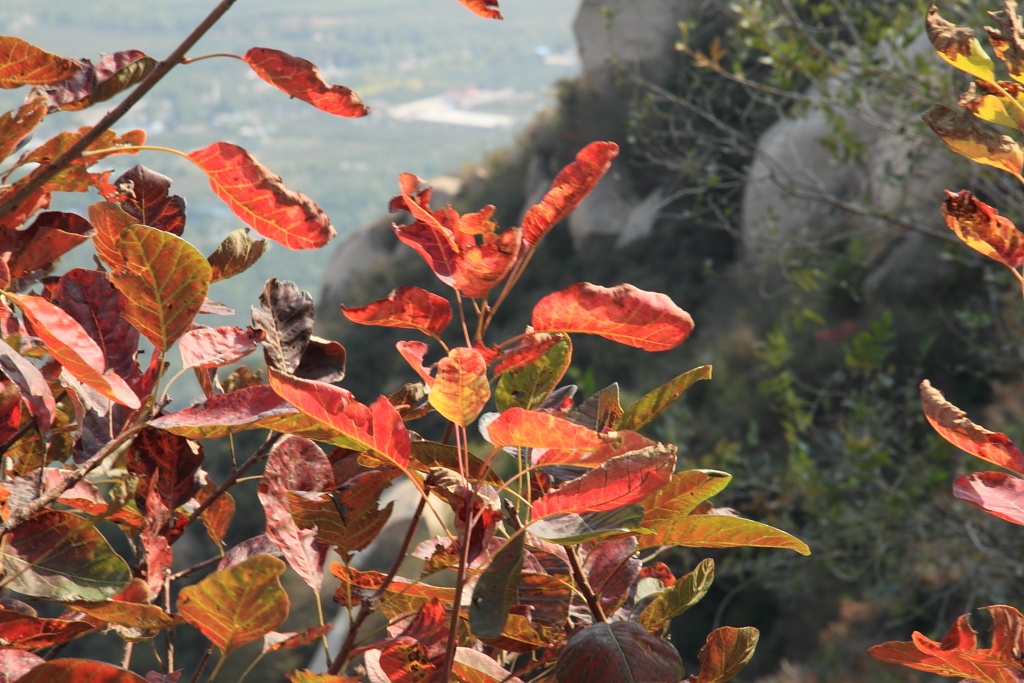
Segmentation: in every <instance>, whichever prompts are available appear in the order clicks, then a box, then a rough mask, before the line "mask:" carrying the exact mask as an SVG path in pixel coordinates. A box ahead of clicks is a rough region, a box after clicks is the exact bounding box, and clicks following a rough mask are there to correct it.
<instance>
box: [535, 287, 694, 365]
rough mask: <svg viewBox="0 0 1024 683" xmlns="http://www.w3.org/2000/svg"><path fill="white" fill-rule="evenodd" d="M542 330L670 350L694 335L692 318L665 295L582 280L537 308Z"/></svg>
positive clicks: (648, 348) (656, 349)
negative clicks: (590, 335)
mask: <svg viewBox="0 0 1024 683" xmlns="http://www.w3.org/2000/svg"><path fill="white" fill-rule="evenodd" d="M532 324H533V327H534V329H535V330H536V331H537V332H582V333H584V334H596V335H598V336H601V337H604V338H605V339H611V340H612V341H616V342H619V343H620V344H626V345H627V346H635V347H637V348H640V349H645V350H647V351H666V350H668V349H671V348H674V347H676V346H678V345H679V344H681V343H683V341H684V340H685V339H686V338H687V337H688V336H689V335H690V332H691V331H692V330H693V319H692V318H691V317H690V314H689V313H687V312H686V311H684V310H682V309H681V308H679V307H678V306H676V305H675V304H674V303H672V300H671V299H669V298H668V297H667V296H665V295H664V294H657V293H654V292H645V291H643V290H642V289H637V288H636V287H634V286H633V285H616V286H615V287H601V286H598V285H592V284H590V283H589V282H579V283H577V284H575V285H572V286H571V287H569V288H567V289H563V290H562V291H559V292H554V293H553V294H549V295H547V296H546V297H544V298H543V299H541V300H540V301H538V302H537V305H536V306H534V308H533V323H532Z"/></svg>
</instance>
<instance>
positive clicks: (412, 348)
mask: <svg viewBox="0 0 1024 683" xmlns="http://www.w3.org/2000/svg"><path fill="white" fill-rule="evenodd" d="M395 348H396V349H398V353H399V354H400V355H401V356H402V358H404V359H405V361H406V362H407V363H408V364H409V365H410V366H412V369H413V370H415V371H416V374H418V375H419V376H420V379H422V380H423V383H424V384H425V385H427V386H428V387H429V386H430V385H431V384H433V383H434V378H433V377H431V376H430V372H429V371H428V370H427V368H426V367H425V366H424V365H423V359H424V358H425V357H426V355H427V351H429V350H430V347H429V346H427V345H426V344H424V343H423V342H421V341H400V342H397V343H396V344H395Z"/></svg>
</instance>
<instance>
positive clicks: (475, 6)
mask: <svg viewBox="0 0 1024 683" xmlns="http://www.w3.org/2000/svg"><path fill="white" fill-rule="evenodd" d="M459 2H461V3H462V4H463V5H465V6H466V7H468V8H469V11H470V12H472V13H473V14H475V15H477V16H480V17H483V18H484V19H501V18H502V16H501V12H500V11H499V10H498V0H459Z"/></svg>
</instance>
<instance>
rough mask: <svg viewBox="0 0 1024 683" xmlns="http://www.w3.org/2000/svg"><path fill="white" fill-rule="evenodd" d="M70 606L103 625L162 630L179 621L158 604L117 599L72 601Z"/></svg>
mask: <svg viewBox="0 0 1024 683" xmlns="http://www.w3.org/2000/svg"><path fill="white" fill-rule="evenodd" d="M140 599H141V598H140ZM68 606H69V607H73V608H74V609H75V610H77V611H79V612H81V613H83V614H87V615H89V616H90V617H92V618H93V619H94V620H96V622H99V623H98V625H101V626H103V627H106V625H107V624H117V625H119V626H126V627H129V628H132V629H139V630H142V631H161V630H163V629H165V628H169V627H171V626H174V625H175V624H177V623H179V622H178V620H177V619H176V618H175V617H173V616H171V615H170V614H168V613H167V612H165V611H163V610H162V609H160V608H159V607H157V606H156V605H148V604H145V603H142V602H127V601H121V600H116V599H115V600H111V601H109V602H81V601H79V602H71V603H68Z"/></svg>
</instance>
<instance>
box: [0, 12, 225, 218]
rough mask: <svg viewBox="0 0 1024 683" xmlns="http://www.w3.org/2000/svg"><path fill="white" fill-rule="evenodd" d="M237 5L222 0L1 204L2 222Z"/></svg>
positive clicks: (103, 131) (118, 118)
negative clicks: (114, 103)
mask: <svg viewBox="0 0 1024 683" xmlns="http://www.w3.org/2000/svg"><path fill="white" fill-rule="evenodd" d="M234 4H235V0H221V1H220V3H218V4H217V6H216V7H215V8H214V9H213V11H212V12H210V14H208V15H207V16H206V18H205V19H203V21H202V23H200V24H199V25H198V26H196V28H195V29H194V30H193V31H192V33H190V34H189V35H188V37H187V38H185V40H184V41H182V43H181V45H179V46H178V47H177V48H175V50H174V52H172V53H171V54H170V55H168V57H167V58H166V59H165V60H164V61H162V62H160V63H159V64H157V65H156V68H155V69H153V71H152V72H151V73H150V74H149V75H148V76H146V78H145V79H143V80H142V82H141V83H139V84H138V85H137V86H136V87H135V89H134V90H132V91H131V92H130V93H128V96H127V97H125V98H124V99H123V100H122V101H121V103H120V104H119V105H117V106H116V107H114V108H113V109H111V110H110V111H109V112H107V115H106V116H104V117H103V118H102V119H100V121H99V123H97V124H96V125H95V126H93V127H92V128H91V129H90V130H89V131H88V132H87V133H85V135H83V136H82V137H81V138H79V139H78V141H77V142H76V143H75V144H73V145H72V146H71V147H69V148H68V149H67V151H66V152H64V153H63V154H61V155H60V156H58V157H57V158H56V159H54V160H53V161H52V162H51V163H49V164H47V165H46V166H44V167H41V168H40V169H39V171H38V173H36V174H33V176H32V179H31V180H29V181H28V182H27V183H26V184H25V185H23V186H22V187H21V188H19V189H18V190H17V191H16V192H14V193H13V194H11V195H10V196H9V197H7V198H6V199H5V200H4V201H3V202H2V203H0V219H3V218H5V217H7V215H9V214H10V213H11V212H12V211H14V209H15V208H17V207H18V206H19V205H20V204H21V203H22V202H23V201H25V200H26V199H27V198H28V197H29V196H31V195H32V193H33V192H35V191H36V190H38V189H39V188H40V187H42V186H43V184H44V183H46V182H47V181H48V180H50V179H51V178H53V177H54V176H55V175H57V174H58V173H60V172H61V171H62V170H63V169H65V168H66V167H67V166H68V165H70V164H71V162H72V161H74V160H75V159H78V158H79V157H81V156H82V152H84V151H85V150H86V149H88V147H89V145H91V144H92V143H94V142H95V141H96V140H98V139H99V137H100V136H101V135H103V133H105V132H106V131H107V130H109V129H110V127H111V126H113V125H114V124H115V123H117V122H118V121H119V120H120V119H121V117H122V116H124V115H125V114H127V113H128V111H129V110H130V109H131V108H132V107H134V106H135V105H136V104H137V103H138V102H139V100H141V99H142V98H143V97H145V95H146V93H148V92H149V91H150V90H152V89H153V86H155V85H156V84H157V83H159V82H160V81H161V80H162V79H163V77H164V76H166V75H167V74H168V73H169V72H170V71H171V69H173V68H174V67H176V66H177V65H178V64H180V63H181V62H182V60H183V59H184V58H185V53H186V52H188V51H189V50H190V49H191V48H192V46H193V45H195V44H196V43H197V42H199V39H200V38H202V37H203V35H204V34H205V33H206V32H207V31H209V30H210V28H211V27H212V26H213V25H214V24H216V23H217V22H218V21H219V20H220V18H221V17H222V16H224V13H225V12H227V11H228V10H229V9H231V6H232V5H234Z"/></svg>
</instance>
